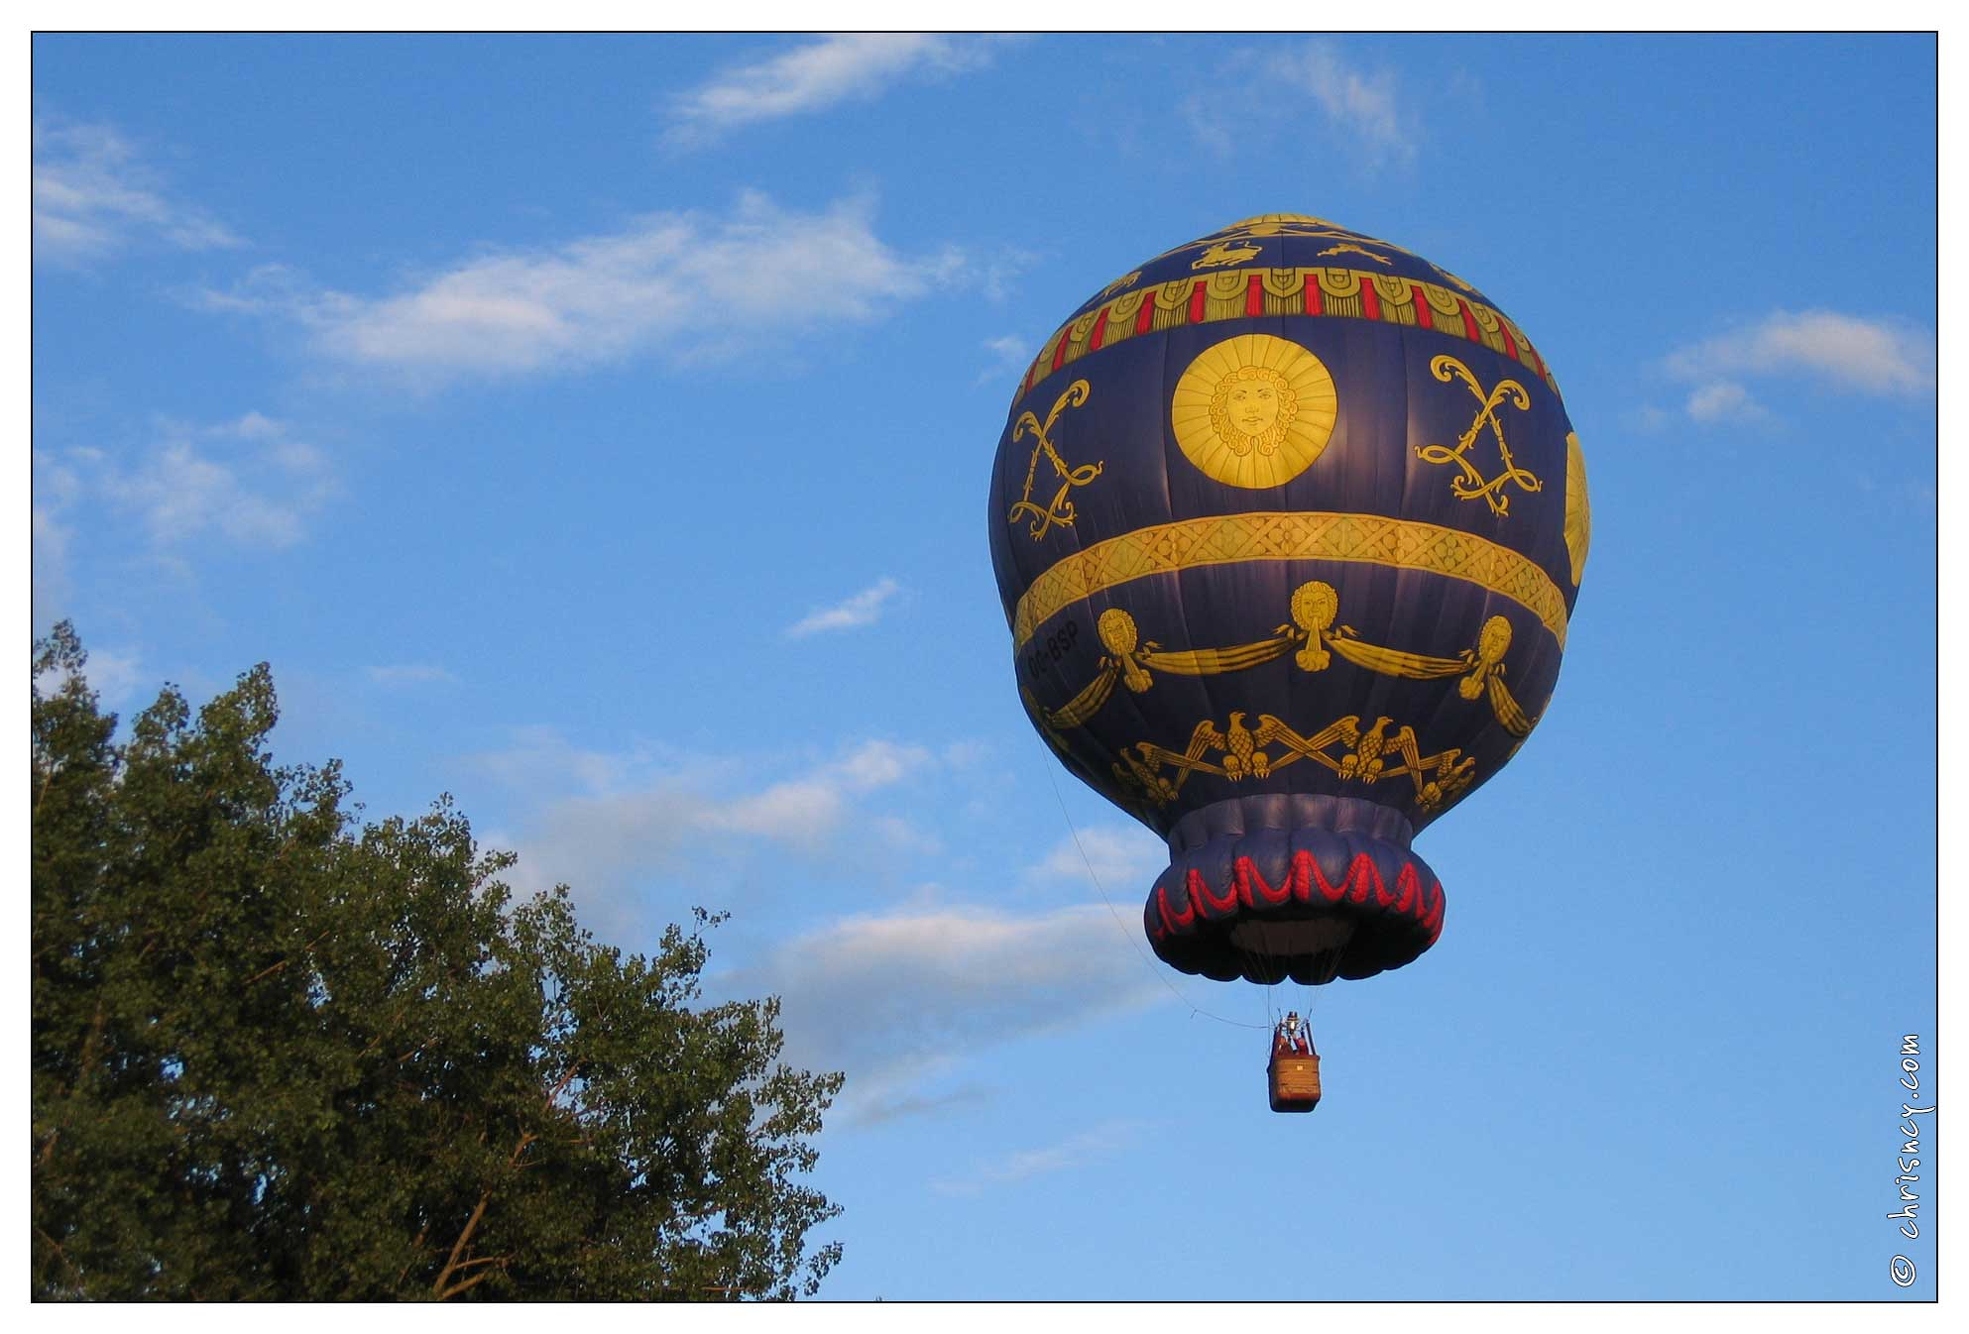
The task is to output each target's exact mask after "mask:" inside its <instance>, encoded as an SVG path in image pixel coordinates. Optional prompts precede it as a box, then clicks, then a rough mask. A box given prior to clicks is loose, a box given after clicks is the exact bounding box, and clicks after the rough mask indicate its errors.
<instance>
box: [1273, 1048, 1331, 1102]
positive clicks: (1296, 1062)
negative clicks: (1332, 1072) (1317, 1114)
mask: <svg viewBox="0 0 1969 1334" xmlns="http://www.w3.org/2000/svg"><path fill="white" fill-rule="evenodd" d="M1265 1072H1266V1074H1267V1075H1268V1076H1269V1084H1270V1088H1271V1095H1272V1110H1273V1111H1275V1112H1310V1111H1312V1110H1313V1108H1315V1107H1317V1106H1319V1101H1320V1058H1319V1057H1317V1056H1274V1057H1272V1063H1271V1064H1270V1065H1269V1066H1267V1067H1266V1068H1265Z"/></svg>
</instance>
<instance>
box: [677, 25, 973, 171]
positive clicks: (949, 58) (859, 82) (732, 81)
mask: <svg viewBox="0 0 1969 1334" xmlns="http://www.w3.org/2000/svg"><path fill="white" fill-rule="evenodd" d="M991 47H992V43H991V41H990V40H989V39H986V38H978V37H935V36H928V35H926V34H922V33H847V34H839V35H834V36H826V37H820V38H817V39H815V40H813V41H810V42H807V43H806V44H805V45H802V46H797V47H794V48H793V49H792V50H790V51H785V52H782V53H781V54H779V55H776V56H773V57H772V58H770V59H767V60H761V61H757V62H755V63H753V64H749V65H740V66H737V67H735V68H732V69H728V70H725V71H724V72H722V73H720V74H718V75H717V76H716V77H714V78H713V79H712V80H711V81H710V82H709V83H707V84H705V85H704V86H703V87H700V88H696V89H693V90H692V91H690V92H688V93H685V94H683V95H682V96H681V97H679V98H677V99H676V100H675V101H674V102H673V103H672V104H671V108H670V120H671V126H670V129H669V131H668V134H667V136H666V138H667V139H668V141H669V142H670V143H671V144H673V145H676V146H678V147H692V146H697V145H702V144H706V143H709V142H712V141H713V140H715V139H716V138H718V136H719V135H720V134H721V133H722V132H724V131H726V130H730V129H735V128H737V127H739V126H743V125H754V124H757V123H759V122H761V121H768V120H781V119H784V118H785V117H788V116H800V115H806V114H808V113H811V112H815V111H823V110H826V109H827V108H828V107H831V106H835V105H837V104H839V103H841V102H845V101H849V100H851V99H862V100H866V99H869V98H873V97H876V96H877V95H879V94H880V93H882V92H883V91H884V90H885V89H887V88H888V87H890V86H891V85H892V84H894V83H896V82H897V81H898V80H900V79H902V78H904V77H906V76H907V75H910V74H912V73H915V72H917V71H919V70H925V69H928V70H931V71H942V72H946V73H949V72H956V71H960V70H965V69H971V68H975V67H977V66H980V65H983V64H987V63H989V61H990V59H991Z"/></svg>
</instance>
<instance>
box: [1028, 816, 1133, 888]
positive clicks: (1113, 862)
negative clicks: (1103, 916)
mask: <svg viewBox="0 0 1969 1334" xmlns="http://www.w3.org/2000/svg"><path fill="white" fill-rule="evenodd" d="M1168 864H1169V849H1168V847H1167V846H1166V845H1165V844H1164V843H1163V841H1162V840H1161V839H1159V838H1157V837H1156V836H1155V835H1154V834H1152V833H1150V832H1149V831H1148V830H1147V829H1144V828H1143V827H1142V826H1141V825H1119V824H1113V825H1090V826H1089V827H1087V828H1086V829H1078V830H1075V831H1074V832H1073V833H1071V834H1069V835H1068V836H1067V837H1066V838H1063V839H1061V840H1060V841H1059V842H1058V843H1056V844H1055V845H1054V846H1053V849H1052V851H1051V852H1049V853H1047V854H1046V857H1045V858H1044V859H1043V860H1042V861H1041V862H1040V863H1039V864H1038V865H1037V866H1034V867H1032V868H1031V869H1030V870H1028V871H1027V873H1026V879H1027V881H1028V882H1029V883H1046V884H1054V885H1066V886H1071V887H1074V888H1076V889H1081V890H1085V889H1095V890H1097V891H1098V892H1100V893H1103V894H1106V895H1107V896H1108V897H1109V898H1111V899H1121V900H1132V899H1134V898H1137V897H1139V896H1140V895H1142V894H1146V893H1147V892H1148V888H1149V884H1150V882H1151V881H1153V880H1154V879H1155V877H1156V875H1157V874H1158V873H1160V872H1161V870H1162V869H1163V868H1164V867H1165V866H1167V865H1168ZM1090 875H1091V876H1092V877H1093V879H1092V882H1091V883H1090V881H1089V876H1090Z"/></svg>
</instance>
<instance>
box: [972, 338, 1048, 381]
mask: <svg viewBox="0 0 1969 1334" xmlns="http://www.w3.org/2000/svg"><path fill="white" fill-rule="evenodd" d="M1034 347H1035V344H1034V343H1033V342H1032V341H1031V340H1030V339H1026V338H1021V337H1019V336H1018V335H1017V334H1007V335H1005V337H1003V338H988V339H986V340H985V343H984V349H985V351H986V352H989V353H990V354H991V359H990V362H989V363H988V364H987V365H986V366H985V368H984V369H983V370H981V371H979V372H978V383H979V384H981V385H982V384H991V383H992V382H994V381H1008V380H1011V379H1012V378H1013V377H1015V376H1017V375H1018V374H1019V373H1020V372H1022V371H1024V370H1025V368H1026V367H1027V366H1028V365H1030V364H1031V362H1032V358H1033V351H1034Z"/></svg>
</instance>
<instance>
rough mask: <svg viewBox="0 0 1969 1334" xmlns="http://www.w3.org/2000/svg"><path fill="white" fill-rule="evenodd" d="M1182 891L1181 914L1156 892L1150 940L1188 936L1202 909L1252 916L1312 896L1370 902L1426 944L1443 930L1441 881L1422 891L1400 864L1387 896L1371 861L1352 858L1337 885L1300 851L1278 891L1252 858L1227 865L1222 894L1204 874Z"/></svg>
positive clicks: (1194, 875) (1162, 890)
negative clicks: (1157, 921)
mask: <svg viewBox="0 0 1969 1334" xmlns="http://www.w3.org/2000/svg"><path fill="white" fill-rule="evenodd" d="M1183 889H1184V894H1183V900H1184V902H1183V907H1182V910H1181V911H1179V912H1172V911H1171V910H1170V907H1169V891H1168V887H1167V886H1164V885H1158V886H1157V887H1156V891H1155V906H1156V915H1157V916H1158V917H1160V918H1161V919H1162V921H1161V925H1160V926H1159V927H1158V929H1157V930H1156V931H1155V939H1157V940H1164V939H1166V938H1168V936H1170V935H1171V934H1172V933H1181V934H1183V935H1188V934H1189V933H1190V929H1191V928H1192V927H1194V926H1195V925H1196V919H1197V915H1198V914H1199V913H1202V912H1205V911H1206V909H1207V910H1208V911H1210V912H1213V913H1225V912H1229V911H1230V910H1231V909H1232V908H1234V907H1237V906H1240V905H1242V906H1243V907H1245V908H1249V909H1254V910H1255V909H1256V908H1257V907H1258V906H1259V905H1260V904H1261V903H1262V904H1263V905H1265V906H1266V907H1276V906H1278V905H1279V904H1282V903H1284V902H1286V901H1287V900H1289V899H1296V900H1298V901H1299V902H1300V903H1311V902H1312V901H1313V895H1314V894H1315V893H1317V894H1318V895H1319V897H1320V898H1321V899H1322V900H1323V901H1325V902H1327V903H1339V902H1341V901H1342V900H1345V901H1346V902H1348V903H1353V904H1358V905H1361V906H1366V904H1367V903H1368V902H1369V901H1370V900H1371V901H1372V902H1373V904H1374V906H1375V907H1377V908H1380V909H1381V910H1383V911H1384V912H1394V913H1397V914H1399V915H1401V916H1403V917H1411V918H1414V919H1415V921H1416V923H1417V924H1418V925H1420V926H1422V927H1423V928H1424V929H1425V930H1427V931H1428V932H1429V941H1430V943H1431V944H1434V943H1435V940H1436V937H1437V936H1439V935H1441V934H1442V928H1443V887H1442V883H1441V882H1440V881H1431V882H1430V883H1429V884H1428V885H1427V886H1426V887H1425V886H1424V885H1423V883H1422V877H1421V876H1420V875H1418V874H1417V873H1416V870H1415V863H1414V862H1404V863H1403V864H1402V869H1401V874H1400V875H1398V876H1396V877H1395V886H1394V888H1393V889H1392V890H1391V889H1389V888H1388V883H1387V881H1385V880H1383V879H1382V878H1381V872H1380V870H1379V868H1377V867H1376V866H1375V864H1374V859H1373V858H1372V857H1369V856H1368V855H1367V854H1366V853H1364V852H1363V853H1359V854H1357V855H1356V856H1355V857H1354V860H1353V862H1352V863H1351V864H1350V865H1349V866H1348V867H1347V873H1346V874H1345V875H1343V876H1341V877H1340V882H1339V883H1338V884H1335V883H1333V882H1332V881H1330V880H1328V879H1327V878H1326V873H1325V872H1323V871H1321V870H1320V865H1319V860H1318V858H1316V857H1314V856H1313V854H1312V853H1311V852H1309V851H1306V850H1304V849H1302V850H1300V851H1298V852H1295V853H1293V854H1292V864H1291V867H1290V869H1289V870H1288V871H1287V872H1286V875H1285V878H1284V879H1283V880H1282V881H1280V882H1279V883H1278V884H1277V885H1272V884H1270V883H1268V882H1267V881H1266V879H1265V876H1264V873H1263V872H1261V871H1260V870H1259V869H1258V867H1257V864H1256V863H1254V862H1253V861H1252V860H1251V858H1249V857H1238V858H1235V859H1233V861H1232V863H1231V882H1230V884H1228V885H1226V886H1225V887H1224V890H1225V892H1224V893H1223V894H1216V893H1213V892H1212V891H1211V888H1210V882H1209V881H1208V880H1206V879H1204V876H1203V872H1201V871H1198V870H1195V869H1192V870H1191V871H1190V872H1189V874H1188V875H1187V876H1186V877H1185V878H1184V884H1183Z"/></svg>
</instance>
